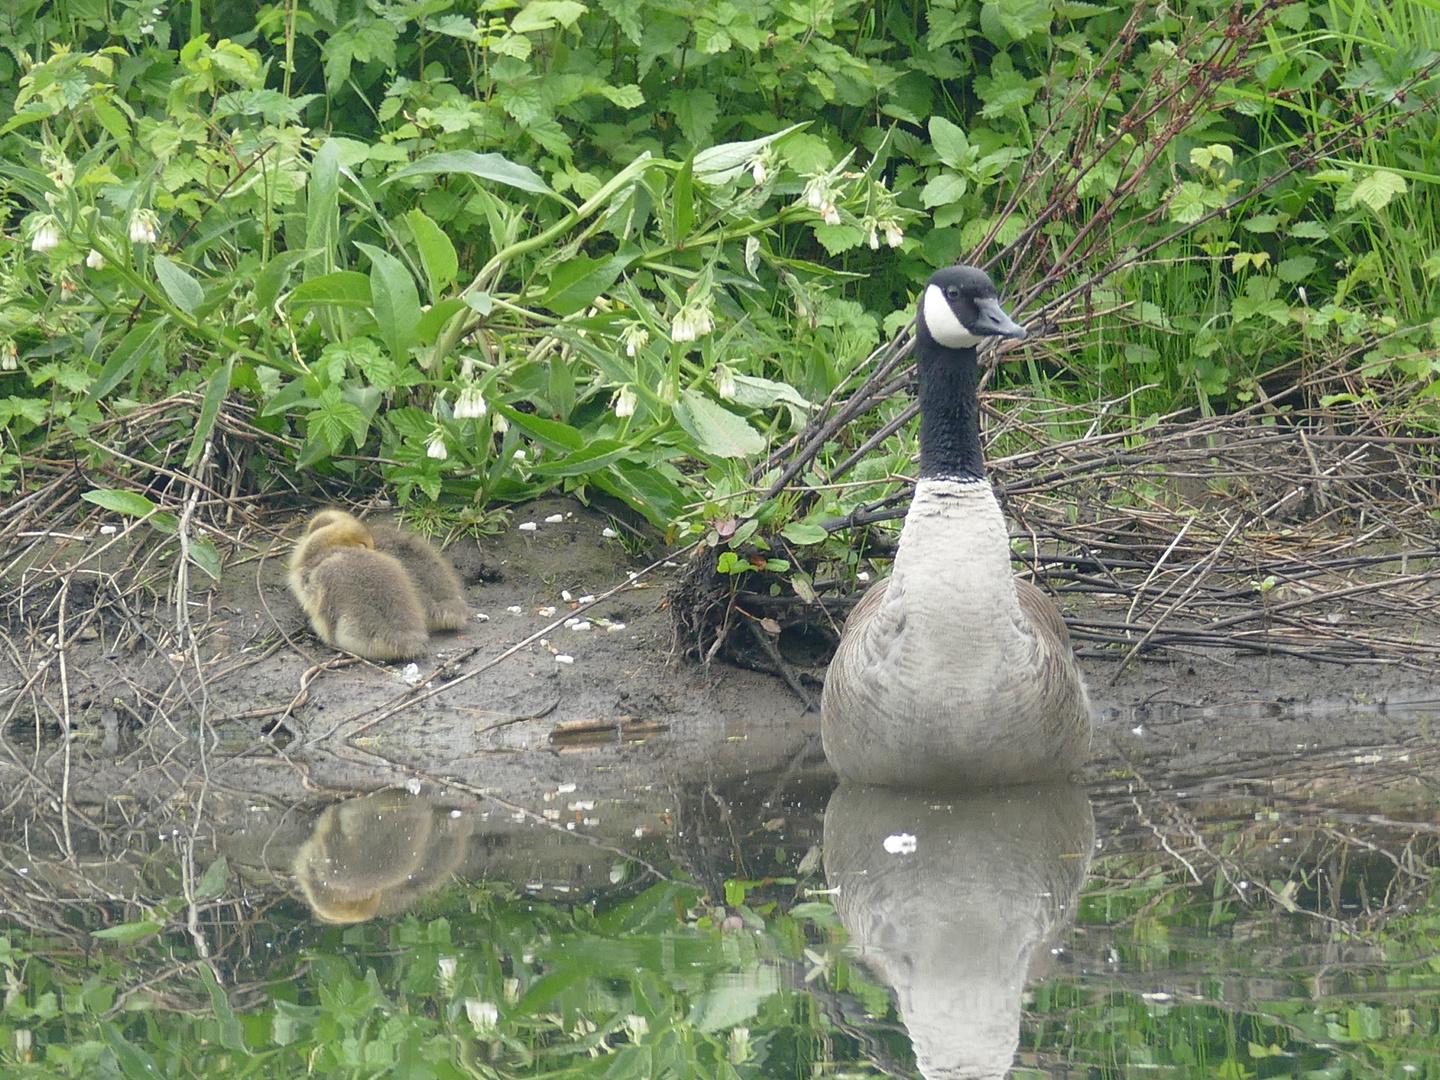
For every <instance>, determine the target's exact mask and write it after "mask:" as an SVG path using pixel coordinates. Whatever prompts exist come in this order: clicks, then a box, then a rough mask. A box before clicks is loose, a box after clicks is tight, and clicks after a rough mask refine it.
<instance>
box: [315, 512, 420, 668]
mask: <svg viewBox="0 0 1440 1080" xmlns="http://www.w3.org/2000/svg"><path fill="white" fill-rule="evenodd" d="M290 591H291V592H293V593H294V594H295V598H296V599H297V600H299V601H300V605H301V607H303V608H304V609H305V614H307V615H309V616H310V624H311V625H312V626H313V627H314V628H315V632H316V633H317V634H319V635H320V638H321V639H322V640H323V641H324V642H325V643H326V644H327V645H333V646H334V647H335V648H337V649H344V650H345V651H346V652H352V653H354V654H355V655H356V656H363V657H365V659H367V660H410V659H413V658H415V657H417V656H419V655H421V654H422V653H423V652H424V651H425V642H426V641H427V640H428V639H429V633H428V632H427V631H426V621H425V609H424V607H423V605H422V603H421V599H420V594H419V592H418V591H417V590H416V588H415V584H414V582H412V581H411V579H410V575H409V574H408V573H407V572H406V570H405V567H404V565H402V564H401V562H400V560H398V559H396V558H395V557H394V556H392V555H386V554H384V553H383V552H379V551H376V550H375V540H374V538H373V537H372V536H371V534H370V530H369V529H367V528H366V527H365V526H364V525H362V524H361V523H360V522H359V521H357V520H356V519H355V518H353V517H351V516H350V515H349V514H345V513H341V512H339V511H334V510H327V511H324V512H322V513H321V514H319V515H317V516H316V517H315V519H314V520H313V521H311V522H310V525H309V527H308V528H307V529H306V530H305V535H304V536H303V537H302V538H301V539H300V543H299V544H297V545H296V546H295V552H294V554H293V555H291V557H290Z"/></svg>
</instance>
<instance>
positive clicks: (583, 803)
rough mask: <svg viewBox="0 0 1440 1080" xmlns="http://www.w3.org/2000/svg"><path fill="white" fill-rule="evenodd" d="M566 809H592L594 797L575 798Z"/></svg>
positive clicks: (593, 807)
mask: <svg viewBox="0 0 1440 1080" xmlns="http://www.w3.org/2000/svg"><path fill="white" fill-rule="evenodd" d="M568 809H570V810H594V809H595V800H594V799H576V800H575V801H574V802H572V803H570V804H569V807H568Z"/></svg>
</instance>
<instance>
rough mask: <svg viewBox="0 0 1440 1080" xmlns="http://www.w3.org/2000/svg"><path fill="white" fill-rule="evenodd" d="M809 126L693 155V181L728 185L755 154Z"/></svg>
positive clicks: (801, 125)
mask: <svg viewBox="0 0 1440 1080" xmlns="http://www.w3.org/2000/svg"><path fill="white" fill-rule="evenodd" d="M808 126H809V124H808V123H806V124H791V125H790V126H789V127H787V128H785V129H783V130H781V131H777V132H775V134H773V135H766V136H765V137H764V138H763V139H749V140H747V141H745V142H730V143H721V144H720V145H719V146H712V147H710V148H709V149H708V150H701V151H700V152H699V153H698V154H696V155H695V163H694V175H695V179H696V180H699V181H700V182H701V183H703V184H710V185H712V186H715V185H719V184H725V183H729V182H730V181H731V180H733V179H735V177H737V176H739V175H740V174H741V173H742V172H744V171H745V170H747V169H748V168H749V167H750V163H751V162H752V161H754V160H755V157H756V155H758V154H759V153H760V151H762V150H764V149H765V147H767V146H769V145H770V144H771V143H773V142H774V141H775V140H777V139H783V138H784V137H785V136H786V135H789V134H790V133H791V132H792V131H799V130H800V129H801V128H804V127H808Z"/></svg>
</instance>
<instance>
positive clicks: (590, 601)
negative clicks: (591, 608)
mask: <svg viewBox="0 0 1440 1080" xmlns="http://www.w3.org/2000/svg"><path fill="white" fill-rule="evenodd" d="M575 602H576V603H577V604H593V603H594V602H595V597H593V596H591V595H590V594H589V593H586V594H585V595H584V596H582V597H580V599H579V600H576V601H575Z"/></svg>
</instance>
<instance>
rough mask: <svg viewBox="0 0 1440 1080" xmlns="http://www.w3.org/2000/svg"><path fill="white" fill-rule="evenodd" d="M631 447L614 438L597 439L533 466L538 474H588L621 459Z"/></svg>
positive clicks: (559, 475) (533, 469) (534, 471)
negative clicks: (556, 458) (587, 444)
mask: <svg viewBox="0 0 1440 1080" xmlns="http://www.w3.org/2000/svg"><path fill="white" fill-rule="evenodd" d="M630 451H631V447H629V446H627V445H626V444H625V443H622V442H617V441H616V440H614V439H595V440H594V441H592V442H591V443H590V445H589V446H587V447H585V449H583V450H576V451H575V452H574V453H573V454H567V455H566V456H565V457H563V458H560V459H559V460H558V461H545V462H542V463H541V464H539V465H535V466H532V467H531V469H530V471H531V472H532V473H534V474H535V475H536V476H553V477H556V478H559V477H562V476H586V475H588V474H589V473H593V472H599V471H600V470H601V469H604V468H607V467H608V466H610V465H612V464H614V463H615V462H617V461H619V460H620V459H621V458H622V457H624V456H625V455H626V454H628V453H630Z"/></svg>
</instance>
